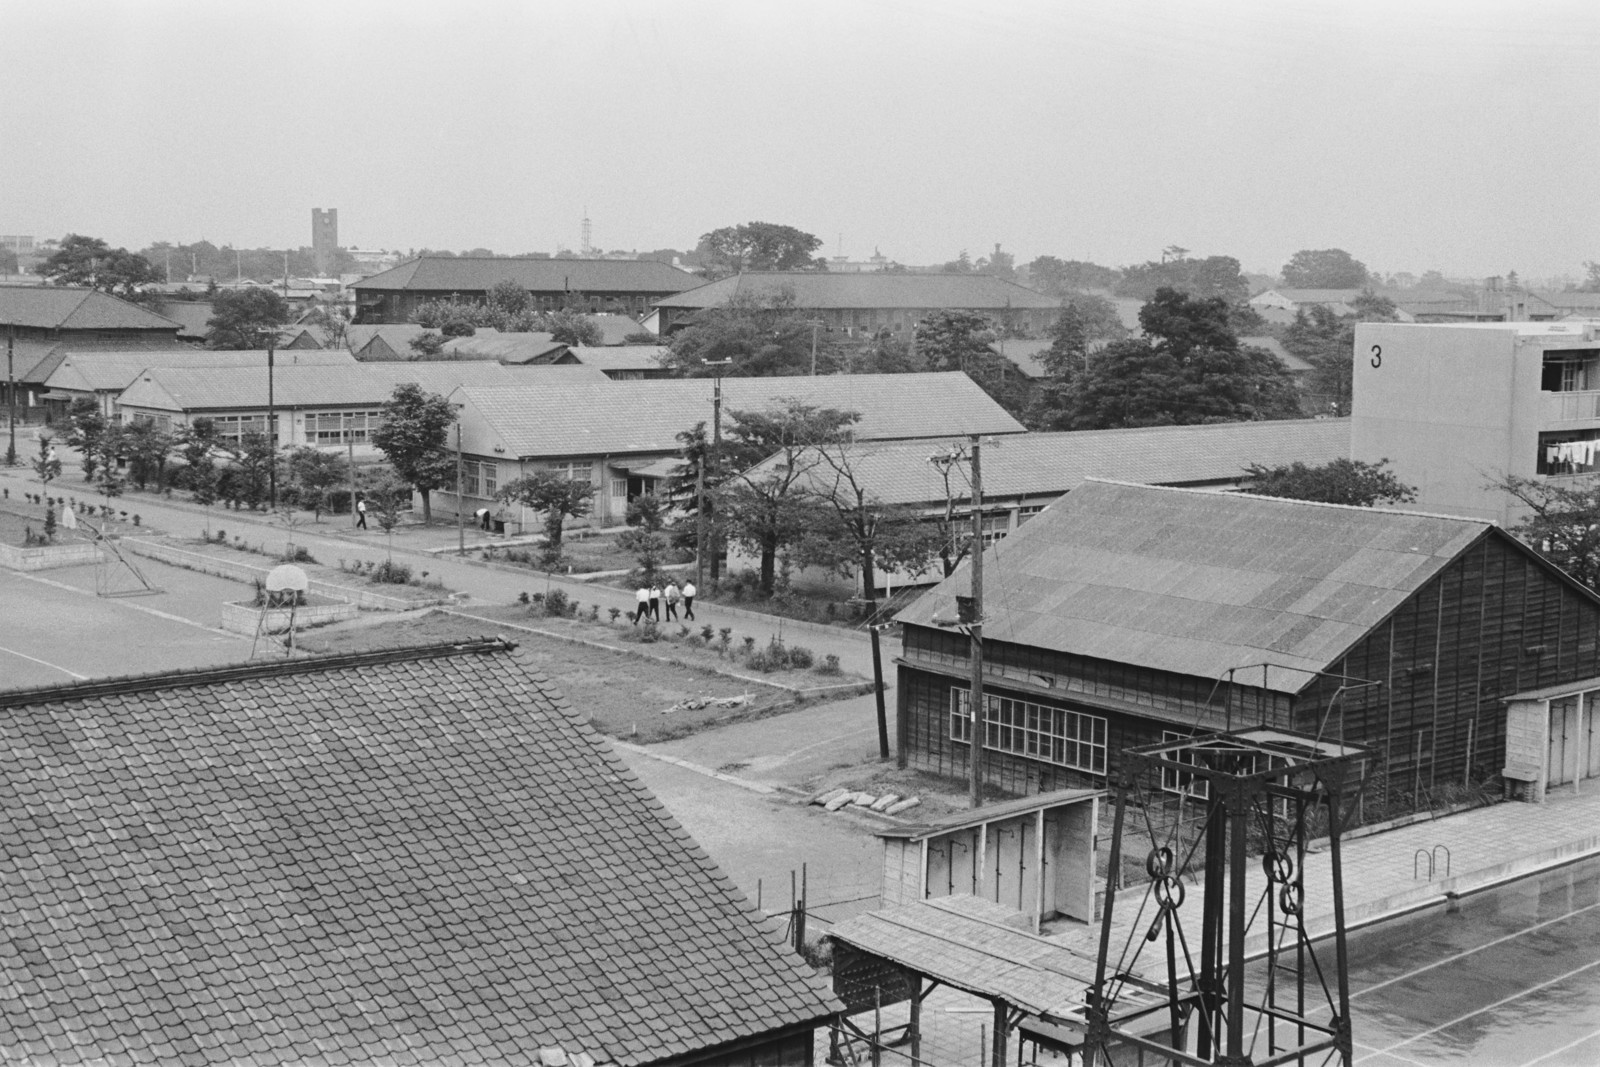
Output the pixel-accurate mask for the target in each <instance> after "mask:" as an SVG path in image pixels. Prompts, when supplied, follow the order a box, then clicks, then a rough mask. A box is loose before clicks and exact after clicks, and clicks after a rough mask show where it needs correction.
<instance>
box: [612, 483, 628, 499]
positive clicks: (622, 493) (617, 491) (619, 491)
mask: <svg viewBox="0 0 1600 1067" xmlns="http://www.w3.org/2000/svg"><path fill="white" fill-rule="evenodd" d="M611 495H612V496H614V497H616V498H617V499H618V500H625V499H627V496H628V479H626V478H613V479H611Z"/></svg>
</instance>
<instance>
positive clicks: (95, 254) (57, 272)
mask: <svg viewBox="0 0 1600 1067" xmlns="http://www.w3.org/2000/svg"><path fill="white" fill-rule="evenodd" d="M39 273H41V274H43V275H44V276H45V277H46V278H49V279H50V280H51V281H52V282H54V283H55V284H57V285H79V286H84V287H86V288H90V289H99V290H100V291H101V292H106V293H115V294H116V295H118V296H121V297H124V298H126V299H135V298H139V297H140V295H141V294H140V293H139V289H138V287H139V286H141V285H147V284H149V283H151V282H154V281H159V280H160V279H159V276H158V275H157V274H156V269H155V267H153V266H151V265H150V261H149V260H147V259H145V258H144V257H143V256H141V255H139V254H138V253H137V252H129V251H128V250H127V249H126V248H112V247H111V246H110V245H108V244H106V242H105V241H103V240H101V239H100V238H98V237H85V236H84V235H83V234H78V233H69V234H67V235H66V236H65V237H63V238H62V239H61V243H60V245H59V247H58V248H57V250H56V251H55V252H53V253H51V255H50V258H49V259H47V260H45V261H44V264H43V266H41V267H40V268H39Z"/></svg>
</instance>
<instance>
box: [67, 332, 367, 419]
mask: <svg viewBox="0 0 1600 1067" xmlns="http://www.w3.org/2000/svg"><path fill="white" fill-rule="evenodd" d="M273 362H274V364H275V366H276V367H279V368H287V367H291V366H322V367H353V366H355V363H356V359H355V357H354V356H352V355H351V354H350V353H348V352H344V351H316V350H309V351H307V350H299V349H296V350H293V351H280V352H278V353H277V355H276V358H275V359H274V360H273ZM189 367H219V368H220V367H256V368H259V370H258V373H260V374H263V375H264V374H266V367H267V352H266V349H261V350H260V351H243V352H240V351H232V352H228V351H213V350H209V349H203V348H180V349H176V350H173V349H167V350H152V351H145V350H123V349H115V350H98V349H84V350H81V351H79V350H71V351H66V352H63V353H62V357H61V359H60V361H59V362H57V363H56V364H55V369H54V370H53V371H51V372H50V376H49V377H48V378H46V379H45V389H46V392H45V394H44V396H43V400H44V402H45V404H46V405H47V406H50V407H52V408H54V410H55V412H57V413H61V414H64V413H65V411H66V409H67V407H69V406H70V405H71V404H72V402H73V401H75V400H79V399H92V400H94V401H95V404H96V406H97V407H98V408H99V409H100V414H102V415H104V416H106V417H107V418H115V417H116V416H117V415H118V414H119V411H120V406H119V404H118V398H119V397H120V396H121V395H122V392H123V390H125V389H127V388H128V386H130V385H132V384H133V383H134V382H135V381H137V380H138V379H139V376H140V375H141V374H142V373H143V372H145V371H154V370H173V369H178V368H189Z"/></svg>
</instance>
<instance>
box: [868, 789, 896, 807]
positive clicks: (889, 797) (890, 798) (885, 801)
mask: <svg viewBox="0 0 1600 1067" xmlns="http://www.w3.org/2000/svg"><path fill="white" fill-rule="evenodd" d="M898 803H900V794H898V793H885V794H883V796H881V797H879V798H878V799H877V800H876V801H874V802H873V804H872V810H873V811H888V810H889V809H890V808H891V807H893V806H894V805H896V804H898Z"/></svg>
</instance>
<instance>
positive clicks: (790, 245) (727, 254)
mask: <svg viewBox="0 0 1600 1067" xmlns="http://www.w3.org/2000/svg"><path fill="white" fill-rule="evenodd" d="M820 247H822V241H821V240H819V239H818V238H817V237H815V236H813V235H812V234H809V233H806V232H805V231H804V230H797V229H795V228H794V227H793V226H781V225H779V224H777V223H772V222H747V223H745V224H744V225H742V226H724V227H722V228H721V229H720V230H712V231H711V232H710V233H707V234H704V235H702V236H701V238H700V246H699V248H698V249H697V251H698V252H700V254H701V259H702V262H704V263H705V264H706V268H707V270H706V273H707V276H708V277H713V278H720V277H723V276H725V275H729V274H738V273H740V272H742V271H747V270H825V269H826V265H825V264H824V262H823V260H821V259H820V258H813V256H812V253H813V252H815V251H816V250H817V249H818V248H820Z"/></svg>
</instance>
